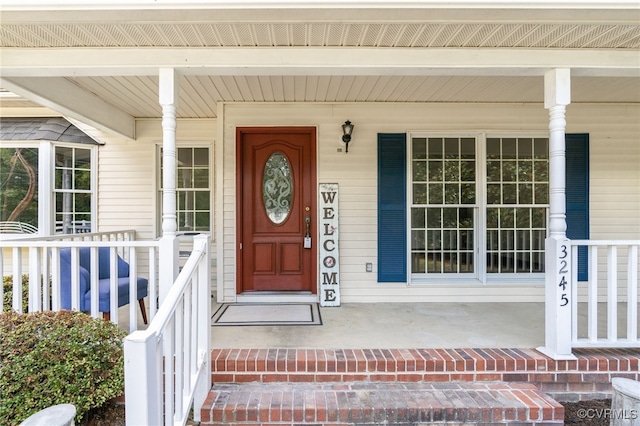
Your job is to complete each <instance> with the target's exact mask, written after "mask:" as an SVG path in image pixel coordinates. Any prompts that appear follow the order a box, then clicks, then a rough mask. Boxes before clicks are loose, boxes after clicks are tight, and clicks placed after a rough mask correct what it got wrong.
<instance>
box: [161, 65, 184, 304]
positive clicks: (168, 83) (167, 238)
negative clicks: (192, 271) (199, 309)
mask: <svg viewBox="0 0 640 426" xmlns="http://www.w3.org/2000/svg"><path fill="white" fill-rule="evenodd" d="M159 77H160V78H159V93H160V96H159V98H160V99H159V100H160V105H161V106H162V169H163V176H162V188H163V190H162V238H161V240H160V253H159V257H160V269H161V272H160V291H159V298H160V302H161V303H162V301H163V300H164V298H165V296H166V295H167V292H168V291H169V288H170V287H171V285H172V284H173V281H174V280H175V278H176V277H177V276H178V272H179V266H178V250H179V247H178V239H177V237H176V230H177V229H178V225H177V215H176V162H177V161H176V109H177V105H178V86H179V83H178V81H179V76H178V74H177V72H176V70H175V69H173V68H162V69H160V74H159Z"/></svg>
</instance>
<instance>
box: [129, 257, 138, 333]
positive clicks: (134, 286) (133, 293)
mask: <svg viewBox="0 0 640 426" xmlns="http://www.w3.org/2000/svg"><path fill="white" fill-rule="evenodd" d="M128 254H129V332H131V333H133V332H134V331H135V330H137V329H138V313H137V312H138V310H137V309H138V256H137V254H136V249H135V247H129V250H128Z"/></svg>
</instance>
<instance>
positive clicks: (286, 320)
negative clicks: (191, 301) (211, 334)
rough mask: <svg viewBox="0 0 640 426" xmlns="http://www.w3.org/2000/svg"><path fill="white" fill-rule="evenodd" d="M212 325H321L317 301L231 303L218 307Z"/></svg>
mask: <svg viewBox="0 0 640 426" xmlns="http://www.w3.org/2000/svg"><path fill="white" fill-rule="evenodd" d="M212 325H213V326H233V325H235V326H238V325H322V318H321V317H320V308H319V307H318V304H317V303H264V304H263V303H232V304H223V305H222V306H220V307H219V308H218V310H217V311H216V313H215V314H213V317H212Z"/></svg>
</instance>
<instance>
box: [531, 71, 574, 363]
mask: <svg viewBox="0 0 640 426" xmlns="http://www.w3.org/2000/svg"><path fill="white" fill-rule="evenodd" d="M570 102H571V77H570V70H569V69H567V68H562V69H553V70H550V71H548V72H547V73H546V74H545V75H544V107H545V108H546V109H548V110H549V237H548V238H547V239H546V241H545V271H546V272H545V346H544V347H542V348H539V350H540V351H541V352H542V353H544V354H545V355H547V356H550V357H551V358H554V359H557V360H558V359H575V357H574V356H573V355H572V353H571V327H572V324H571V302H572V300H571V297H572V294H571V285H570V280H571V276H570V267H571V258H570V254H571V250H570V248H569V245H568V244H567V242H568V239H567V220H566V196H565V188H566V171H565V169H566V167H565V128H566V125H567V121H566V118H565V112H566V107H567V105H568V104H569V103H570Z"/></svg>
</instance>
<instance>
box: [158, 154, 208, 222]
mask: <svg viewBox="0 0 640 426" xmlns="http://www.w3.org/2000/svg"><path fill="white" fill-rule="evenodd" d="M176 154H177V168H176V213H177V222H178V232H180V233H195V232H210V231H211V223H212V220H211V213H212V210H211V194H212V188H211V167H210V164H211V161H210V149H209V147H201V146H189V147H187V146H183V147H178V148H177V152H176ZM158 161H159V164H160V171H161V173H160V176H159V179H160V185H159V193H158V201H159V206H158V212H162V189H163V187H162V182H163V178H162V176H163V174H164V166H163V165H162V149H160V150H159V156H158ZM161 229H162V218H161V217H160V218H158V233H161Z"/></svg>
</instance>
